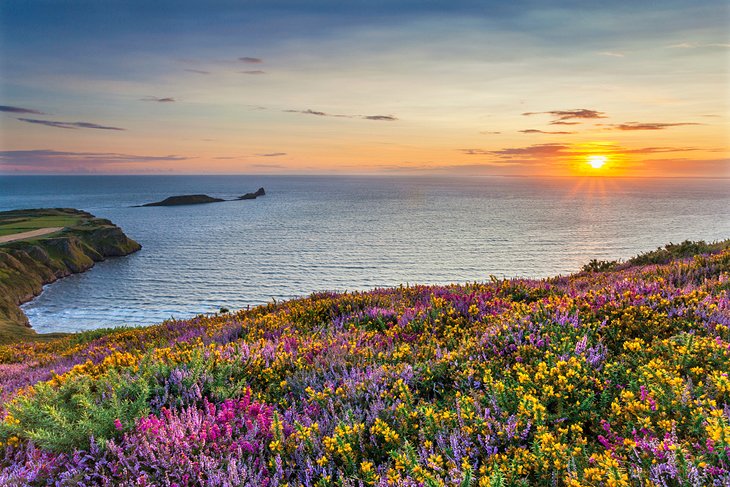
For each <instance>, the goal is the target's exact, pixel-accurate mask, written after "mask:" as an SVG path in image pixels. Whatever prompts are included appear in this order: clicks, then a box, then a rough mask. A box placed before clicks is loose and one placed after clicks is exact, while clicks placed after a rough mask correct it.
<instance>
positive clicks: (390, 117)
mask: <svg viewBox="0 0 730 487" xmlns="http://www.w3.org/2000/svg"><path fill="white" fill-rule="evenodd" d="M362 118H364V119H365V120H378V121H383V122H395V121H397V120H398V118H397V117H394V116H393V115H365V116H364V117H362Z"/></svg>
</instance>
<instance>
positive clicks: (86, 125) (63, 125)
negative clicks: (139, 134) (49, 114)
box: [18, 118, 126, 130]
mask: <svg viewBox="0 0 730 487" xmlns="http://www.w3.org/2000/svg"><path fill="white" fill-rule="evenodd" d="M18 120H20V121H21V122H27V123H34V124H38V125H46V126H48V127H54V128H59V129H98V130H126V129H123V128H120V127H111V126H108V125H99V124H96V123H91V122H56V121H54V120H39V119H36V118H18Z"/></svg>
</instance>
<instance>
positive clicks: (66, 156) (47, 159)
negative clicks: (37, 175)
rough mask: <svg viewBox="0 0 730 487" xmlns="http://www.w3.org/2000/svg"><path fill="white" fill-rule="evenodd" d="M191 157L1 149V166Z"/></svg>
mask: <svg viewBox="0 0 730 487" xmlns="http://www.w3.org/2000/svg"><path fill="white" fill-rule="evenodd" d="M187 159H190V158H189V157H183V156H176V155H167V156H147V155H135V154H120V153H116V152H65V151H56V150H50V149H34V150H11V151H0V167H14V168H23V167H25V168H30V169H41V170H67V169H75V168H79V167H83V168H93V167H98V166H109V165H114V164H130V163H150V162H169V161H183V160H187Z"/></svg>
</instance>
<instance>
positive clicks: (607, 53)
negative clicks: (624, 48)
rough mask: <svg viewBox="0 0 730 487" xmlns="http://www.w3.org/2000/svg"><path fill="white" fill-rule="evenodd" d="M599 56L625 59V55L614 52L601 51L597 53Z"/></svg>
mask: <svg viewBox="0 0 730 487" xmlns="http://www.w3.org/2000/svg"><path fill="white" fill-rule="evenodd" d="M598 54H599V55H600V56H608V57H625V56H626V55H625V54H624V53H622V52H616V51H601V52H599V53H598Z"/></svg>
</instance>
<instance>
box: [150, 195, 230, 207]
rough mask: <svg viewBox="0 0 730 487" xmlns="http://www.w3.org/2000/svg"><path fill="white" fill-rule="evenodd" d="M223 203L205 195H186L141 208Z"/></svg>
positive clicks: (171, 197)
mask: <svg viewBox="0 0 730 487" xmlns="http://www.w3.org/2000/svg"><path fill="white" fill-rule="evenodd" d="M221 201H225V200H223V199H220V198H213V197H212V196H208V195H207V194H187V195H180V196H170V197H169V198H165V199H164V200H162V201H157V202H155V203H147V204H144V205H142V206H180V205H202V204H205V203H219V202H221Z"/></svg>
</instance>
